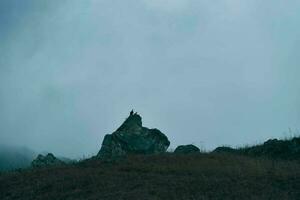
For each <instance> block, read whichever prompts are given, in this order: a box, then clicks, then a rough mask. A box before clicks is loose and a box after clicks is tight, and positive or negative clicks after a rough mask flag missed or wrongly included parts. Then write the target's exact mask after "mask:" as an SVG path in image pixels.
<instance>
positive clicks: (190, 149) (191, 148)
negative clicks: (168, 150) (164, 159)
mask: <svg viewBox="0 0 300 200" xmlns="http://www.w3.org/2000/svg"><path fill="white" fill-rule="evenodd" d="M199 152H200V149H199V148H198V147H196V146H195V145H192V144H188V145H180V146H178V147H177V148H176V149H175V151H174V153H180V154H190V153H199Z"/></svg>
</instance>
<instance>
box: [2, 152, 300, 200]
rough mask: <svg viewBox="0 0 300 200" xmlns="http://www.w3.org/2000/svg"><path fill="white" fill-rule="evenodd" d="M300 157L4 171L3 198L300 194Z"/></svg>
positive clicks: (131, 161) (173, 159) (175, 158)
mask: <svg viewBox="0 0 300 200" xmlns="http://www.w3.org/2000/svg"><path fill="white" fill-rule="evenodd" d="M299 198H300V163H299V161H279V160H277V161H274V160H269V159H263V158H251V157H244V156H240V155H230V154H222V153H219V154H194V155H175V154H164V155H155V156H129V157H127V158H126V159H124V160H120V161H118V162H115V163H109V162H101V161H98V160H88V161H84V162H80V163H77V164H73V165H67V166H61V167H51V168H42V169H31V170H24V171H15V172H10V173H2V174H0V199H1V200H8V199H24V200H27V199H37V200H39V199H40V200H47V199H51V200H53V199H55V200H58V199H64V200H67V199H70V200H71V199H72V200H76V199H85V200H88V199H108V200H109V199H114V200H115V199H130V200H133V199H137V200H143V199H151V200H155V199H164V200H167V199H172V200H176V199H184V200H188V199H191V200H192V199H222V200H223V199H280V200H284V199H299Z"/></svg>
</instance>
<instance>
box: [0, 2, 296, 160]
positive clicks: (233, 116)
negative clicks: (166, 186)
mask: <svg viewBox="0 0 300 200" xmlns="http://www.w3.org/2000/svg"><path fill="white" fill-rule="evenodd" d="M299 10H300V1H297V0H286V1H281V0H265V1H259V0H253V1H241V0H223V1H210V0H128V1H122V0H84V1H83V0H52V1H39V0H26V1H25V0H24V1H18V0H1V1H0V42H1V45H0V108H1V112H0V145H1V144H2V145H3V144H5V145H11V146H25V147H28V148H30V149H33V150H34V151H36V152H44V151H48V152H52V153H54V154H55V155H60V156H67V157H71V158H79V157H82V156H83V155H91V154H96V153H97V152H98V151H99V149H100V147H101V143H102V139H103V137H104V135H105V134H110V133H112V132H113V131H114V130H116V128H117V127H118V126H119V125H121V123H122V122H123V121H124V120H125V118H126V117H127V116H128V115H129V112H130V110H131V109H134V110H135V111H137V112H138V113H139V114H140V115H141V116H142V117H143V125H144V126H146V127H149V128H158V129H160V130H161V131H162V132H163V133H165V134H166V135H167V136H168V138H169V140H170V141H171V146H170V148H175V147H176V146H177V145H180V144H191V143H192V144H195V145H197V146H199V147H201V148H205V149H207V150H211V149H213V148H215V147H217V146H221V145H231V146H241V145H245V144H249V143H250V144H254V143H256V142H262V141H264V140H266V139H269V138H275V137H277V138H282V137H285V136H289V134H290V133H289V129H291V130H292V131H295V132H297V131H296V130H297V129H299V128H300V127H299V124H300V104H299V102H300V79H299V74H300V67H299V64H300V57H299V55H298V54H299V53H298V52H299V51H300V27H299V21H300V12H299Z"/></svg>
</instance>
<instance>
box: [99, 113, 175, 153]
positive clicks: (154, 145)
mask: <svg viewBox="0 0 300 200" xmlns="http://www.w3.org/2000/svg"><path fill="white" fill-rule="evenodd" d="M169 145H170V142H169V140H168V138H167V136H165V135H164V134H163V133H162V132H160V131H159V130H158V129H148V128H146V127H143V126H142V118H141V116H140V115H138V114H137V113H133V112H131V113H130V115H129V117H128V118H127V119H126V120H125V122H124V123H123V124H122V125H121V126H120V127H119V128H118V129H117V130H116V131H115V132H113V133H112V134H108V135H105V137H104V140H103V142H102V147H101V149H100V151H99V153H98V155H97V157H98V158H100V159H114V158H117V157H120V156H123V155H126V154H131V153H132V154H155V153H162V152H165V151H166V150H167V148H168V147H169Z"/></svg>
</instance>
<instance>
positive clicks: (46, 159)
mask: <svg viewBox="0 0 300 200" xmlns="http://www.w3.org/2000/svg"><path fill="white" fill-rule="evenodd" d="M62 164H64V162H63V161H61V160H59V159H57V158H56V157H55V156H54V155H53V154H52V153H48V154H47V155H46V156H43V155H41V154H39V155H38V156H37V158H36V159H34V160H33V161H32V162H31V166H32V167H34V168H39V167H45V166H57V165H62Z"/></svg>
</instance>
